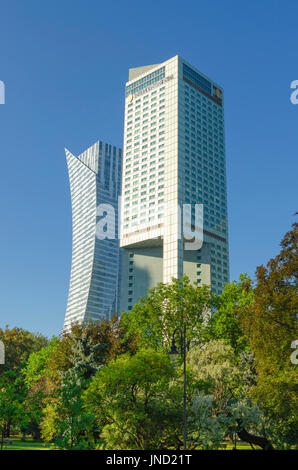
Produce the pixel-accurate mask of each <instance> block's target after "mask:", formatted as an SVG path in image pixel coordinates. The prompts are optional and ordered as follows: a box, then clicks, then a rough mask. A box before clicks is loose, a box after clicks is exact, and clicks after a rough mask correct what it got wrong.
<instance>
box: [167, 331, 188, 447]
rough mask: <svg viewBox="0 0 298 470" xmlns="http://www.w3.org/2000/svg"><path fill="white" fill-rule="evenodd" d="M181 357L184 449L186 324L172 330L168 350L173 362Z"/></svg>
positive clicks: (184, 436) (184, 440)
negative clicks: (176, 340)
mask: <svg viewBox="0 0 298 470" xmlns="http://www.w3.org/2000/svg"><path fill="white" fill-rule="evenodd" d="M178 331H179V333H180V350H178V349H177V347H176V343H175V335H176V333H177V332H178ZM179 355H181V357H183V379H184V381H183V448H184V450H186V325H185V323H183V324H182V327H181V328H179V327H178V328H176V329H175V330H174V332H173V337H172V346H171V351H169V356H170V359H171V360H172V361H173V362H175V361H176V360H177V358H178V356H179Z"/></svg>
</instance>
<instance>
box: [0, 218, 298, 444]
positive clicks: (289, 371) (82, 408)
mask: <svg viewBox="0 0 298 470" xmlns="http://www.w3.org/2000/svg"><path fill="white" fill-rule="evenodd" d="M297 230H298V226H297V224H293V226H292V228H291V230H290V231H289V232H288V233H287V234H286V235H285V237H284V239H283V240H282V242H281V251H280V253H279V254H278V255H277V256H276V257H275V258H274V259H271V260H270V261H269V262H268V263H267V265H266V266H260V267H258V268H257V271H256V280H255V281H254V282H252V280H251V279H250V278H249V277H248V276H247V275H245V274H243V275H241V276H240V279H239V280H238V281H233V282H231V283H229V284H227V285H226V286H225V287H224V289H223V292H222V294H221V295H215V294H214V293H212V292H211V290H210V289H209V287H207V286H202V287H197V286H194V285H192V284H191V283H190V281H189V279H188V278H187V277H183V278H182V279H180V280H175V279H173V281H172V283H171V284H167V285H165V284H159V285H157V286H156V287H155V288H154V289H152V290H150V291H149V292H148V295H147V296H146V297H144V298H142V299H140V301H139V303H138V304H137V305H135V306H134V308H133V309H132V310H131V311H130V312H122V315H121V317H120V319H118V318H116V317H114V318H112V319H111V320H110V321H107V320H104V321H102V322H93V323H85V324H73V325H72V328H71V331H68V332H64V333H63V334H62V335H61V337H59V338H56V337H54V338H52V339H51V340H48V339H47V338H45V337H43V336H42V335H39V334H32V333H29V332H28V331H24V330H23V329H21V328H12V329H9V327H6V328H5V329H4V330H1V329H0V340H2V341H3V342H4V344H5V351H6V361H5V365H0V446H1V449H2V447H3V442H4V441H5V439H7V438H9V436H11V435H12V434H13V433H18V434H20V435H23V436H26V435H27V436H28V435H30V436H32V437H33V438H34V439H35V440H40V441H43V442H44V443H45V444H49V443H51V445H52V446H54V447H55V448H58V449H108V450H110V449H113V450H118V449H124V450H126V449H129V450H132V449H182V448H183V368H182V361H181V360H180V359H178V361H177V362H176V364H175V365H173V363H172V362H171V360H170V359H169V354H168V352H169V350H170V348H171V341H172V335H173V332H174V330H175V329H176V328H178V327H181V325H182V324H185V325H186V352H187V389H186V392H187V403H186V405H187V447H188V449H220V448H222V446H223V443H224V442H226V441H228V440H229V441H231V442H233V444H234V446H235V447H236V446H237V441H238V440H239V439H240V440H241V441H244V442H246V443H248V444H249V445H250V446H251V448H252V449H256V448H257V449H260V448H261V449H263V450H270V449H289V448H297V442H298V435H297V430H298V413H297V391H298V381H297V365H296V364H295V363H293V361H291V353H292V350H291V344H292V343H293V341H294V340H295V339H296V338H297V311H298V308H297V307H298V305H297V272H298V261H297ZM176 339H177V342H179V338H176Z"/></svg>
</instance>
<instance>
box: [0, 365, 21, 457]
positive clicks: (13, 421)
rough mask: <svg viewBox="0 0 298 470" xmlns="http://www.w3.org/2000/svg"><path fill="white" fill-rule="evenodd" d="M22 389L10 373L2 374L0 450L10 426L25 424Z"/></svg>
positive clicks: (0, 383) (0, 385) (0, 384)
mask: <svg viewBox="0 0 298 470" xmlns="http://www.w3.org/2000/svg"><path fill="white" fill-rule="evenodd" d="M24 397H25V393H24V389H23V387H22V383H21V382H20V381H18V380H17V378H16V374H15V373H14V372H12V371H8V372H4V373H3V374H2V375H1V377H0V433H1V434H0V435H1V441H0V448H1V450H2V449H3V441H4V438H5V437H8V436H9V428H10V427H11V426H12V425H19V426H20V427H21V426H22V425H23V423H25V422H26V419H27V413H26V410H25V407H24V404H23V403H24Z"/></svg>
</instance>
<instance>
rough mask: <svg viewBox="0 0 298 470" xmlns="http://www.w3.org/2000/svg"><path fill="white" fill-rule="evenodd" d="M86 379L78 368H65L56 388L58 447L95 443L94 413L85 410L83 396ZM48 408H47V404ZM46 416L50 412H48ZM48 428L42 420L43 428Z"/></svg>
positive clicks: (76, 447)
mask: <svg viewBox="0 0 298 470" xmlns="http://www.w3.org/2000/svg"><path fill="white" fill-rule="evenodd" d="M84 388H85V379H84V377H83V375H82V374H80V373H79V372H77V371H74V370H69V371H67V372H65V374H64V377H63V380H62V383H61V386H60V387H59V389H58V393H57V400H56V401H53V402H52V406H53V407H52V409H51V413H53V412H54V420H53V422H54V432H53V435H55V444H56V445H57V446H58V447H59V448H61V449H92V448H93V447H94V434H93V430H94V422H95V419H94V416H93V414H92V413H91V412H89V411H87V410H86V409H85V406H84V400H83V398H82V391H83V390H84ZM48 410H49V408H48ZM47 416H48V417H49V415H47ZM47 428H48V429H49V424H48V423H47V420H44V431H43V435H45V429H47Z"/></svg>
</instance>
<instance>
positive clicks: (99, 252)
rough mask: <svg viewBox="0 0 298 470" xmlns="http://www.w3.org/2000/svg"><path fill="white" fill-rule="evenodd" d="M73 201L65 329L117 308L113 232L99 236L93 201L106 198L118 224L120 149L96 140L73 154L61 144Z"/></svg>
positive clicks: (117, 263)
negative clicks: (110, 237)
mask: <svg viewBox="0 0 298 470" xmlns="http://www.w3.org/2000/svg"><path fill="white" fill-rule="evenodd" d="M66 160H67V166H68V172H69V180H70V190H71V203H72V238H73V240H72V265H71V276H70V286H69V295H68V303H67V310H66V316H65V322H64V329H65V330H67V329H68V328H69V327H70V325H71V323H72V322H75V321H78V322H80V323H81V322H84V321H87V320H101V319H103V318H110V317H111V315H112V314H113V313H115V312H116V311H117V310H118V283H119V270H120V264H121V259H120V251H119V241H118V236H117V233H116V234H115V235H116V236H115V237H114V238H113V239H109V238H105V239H99V238H98V236H97V223H98V221H99V220H100V216H99V215H98V214H99V212H98V207H99V206H100V204H110V205H111V206H112V207H113V208H114V213H115V217H116V221H115V227H116V228H117V227H118V196H119V195H120V191H121V164H122V152H121V150H120V149H118V148H116V147H113V146H111V145H108V144H105V143H103V142H101V141H99V142H96V144H94V145H93V146H92V147H90V148H89V149H87V150H86V151H85V152H83V153H82V154H81V155H79V156H78V157H75V156H74V155H72V154H71V153H70V152H69V151H68V150H66Z"/></svg>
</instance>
